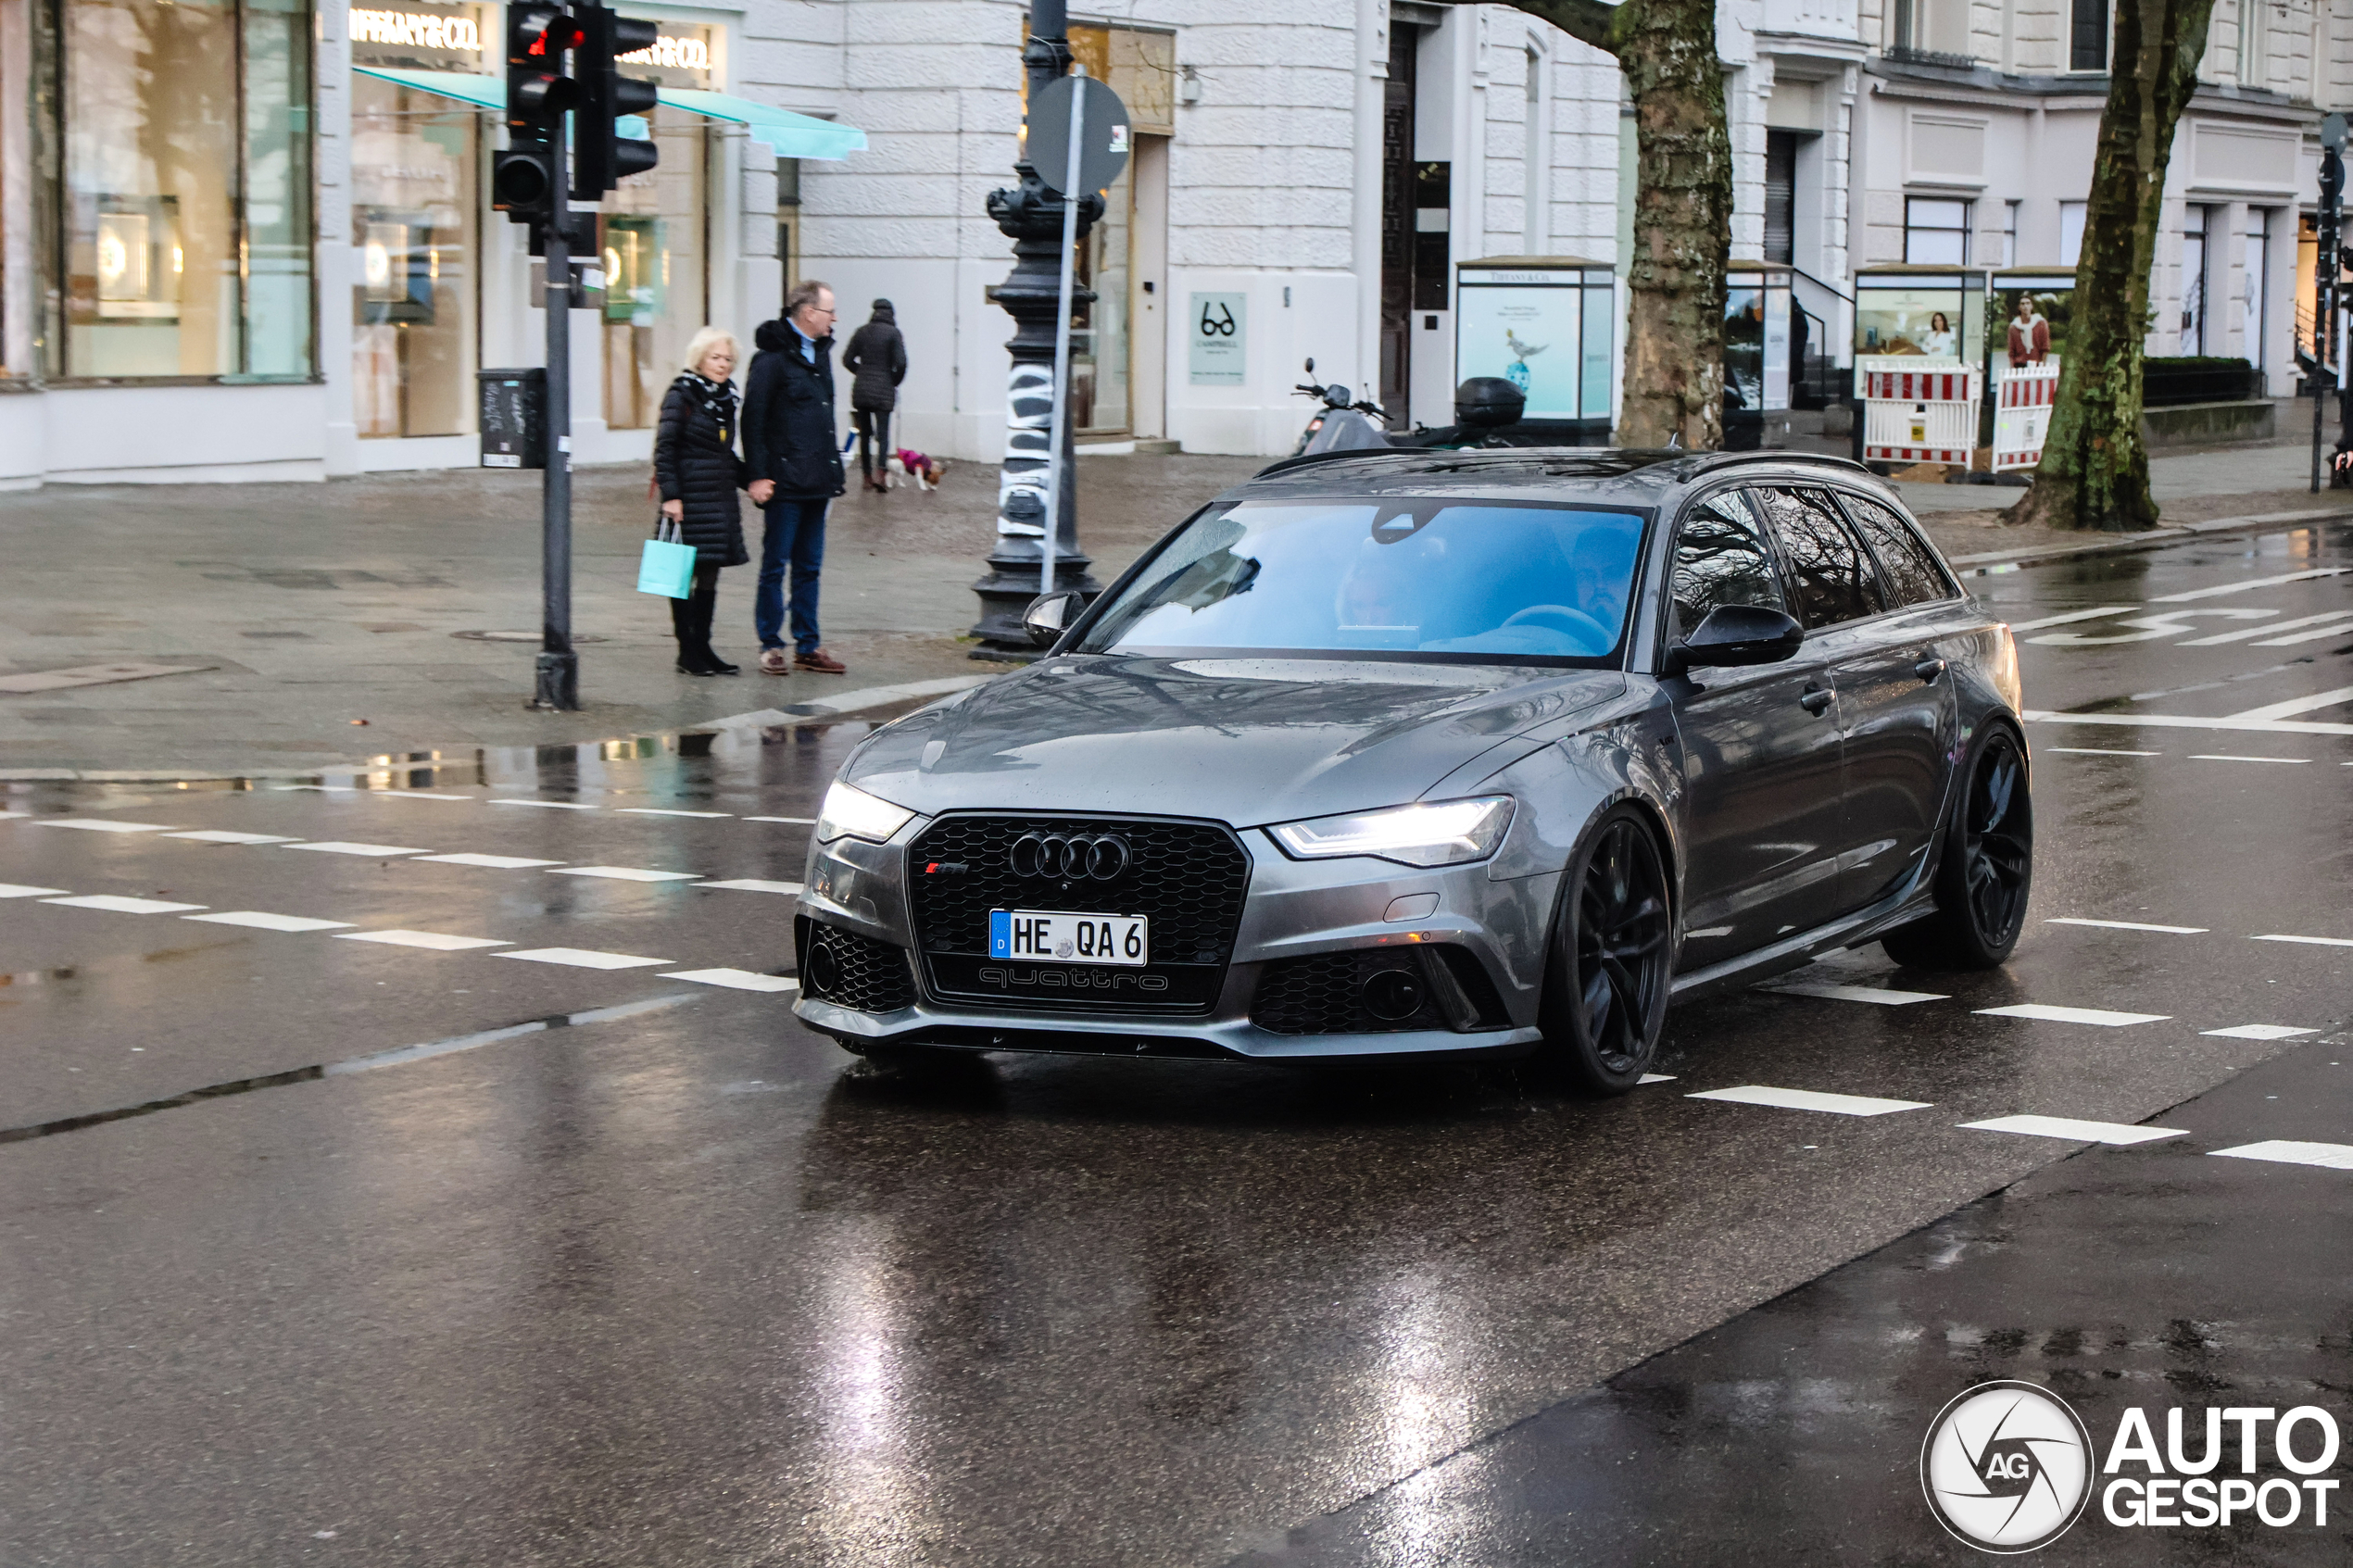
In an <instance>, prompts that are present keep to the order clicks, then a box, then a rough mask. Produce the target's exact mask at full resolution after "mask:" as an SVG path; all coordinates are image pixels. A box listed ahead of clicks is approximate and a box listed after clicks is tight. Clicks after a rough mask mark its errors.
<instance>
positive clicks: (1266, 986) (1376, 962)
mask: <svg viewBox="0 0 2353 1568" xmlns="http://www.w3.org/2000/svg"><path fill="white" fill-rule="evenodd" d="M1422 963H1423V960H1422V955H1421V954H1419V953H1417V952H1406V953H1399V952H1390V951H1382V950H1378V949H1375V950H1371V951H1357V952H1349V953H1319V954H1317V955H1315V957H1314V958H1307V959H1278V960H1276V961H1275V962H1273V963H1271V964H1268V965H1267V966H1266V968H1265V970H1264V971H1263V972H1261V973H1260V975H1259V977H1258V993H1257V995H1256V996H1254V997H1252V999H1251V1004H1250V1021H1251V1022H1252V1023H1255V1024H1257V1025H1258V1026H1259V1027H1260V1028H1261V1029H1265V1030H1269V1031H1271V1032H1273V1033H1275V1034H1277V1035H1394V1034H1398V1033H1401V1032H1402V1031H1404V1030H1408V1029H1443V1028H1445V1027H1447V1023H1446V1020H1445V1017H1444V1015H1443V1014H1441V1012H1440V1011H1439V1010H1438V1007H1437V1004H1436V1000H1435V997H1434V996H1433V994H1432V989H1431V987H1430V985H1429V983H1428V974H1427V972H1426V971H1425V970H1424V969H1423V967H1422ZM1384 969H1402V970H1403V971H1405V972H1407V973H1409V974H1411V975H1413V976H1414V978H1415V979H1416V980H1417V981H1420V982H1421V983H1422V1002H1421V1006H1420V1007H1418V1008H1416V1009H1415V1010H1414V1011H1413V1012H1412V1013H1411V1014H1409V1015H1408V1016H1406V1017H1404V1018H1393V1019H1392V1018H1379V1017H1377V1016H1375V1015H1374V1014H1373V1013H1372V1012H1371V1011H1370V1010H1367V1009H1366V1008H1365V999H1364V998H1365V981H1366V980H1367V979H1369V978H1370V977H1371V976H1372V975H1374V974H1376V973H1378V972H1380V971H1382V970H1384Z"/></svg>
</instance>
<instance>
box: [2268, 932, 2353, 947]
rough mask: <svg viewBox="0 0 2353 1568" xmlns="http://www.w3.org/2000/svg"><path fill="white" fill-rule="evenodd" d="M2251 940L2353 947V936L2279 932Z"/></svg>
mask: <svg viewBox="0 0 2353 1568" xmlns="http://www.w3.org/2000/svg"><path fill="white" fill-rule="evenodd" d="M2250 940H2252V941H2257V942H2300V943H2302V944H2304V945H2305V946H2306V947H2353V936H2290V935H2286V934H2285V933H2284V932H2277V931H2275V932H2273V933H2271V935H2269V936H2257V937H2252V938H2250Z"/></svg>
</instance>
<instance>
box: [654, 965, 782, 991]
mask: <svg viewBox="0 0 2353 1568" xmlns="http://www.w3.org/2000/svg"><path fill="white" fill-rule="evenodd" d="M662 978H663V979H664V980H691V981H694V982H695V983H696V984H697V985H724V986H725V987H727V988H728V989H729V990H731V991H798V990H799V989H800V982H799V981H798V980H795V979H793V978H791V977H790V976H789V975H783V974H757V973H754V972H752V971H750V970H748V969H673V970H669V971H666V972H664V973H663V974H662Z"/></svg>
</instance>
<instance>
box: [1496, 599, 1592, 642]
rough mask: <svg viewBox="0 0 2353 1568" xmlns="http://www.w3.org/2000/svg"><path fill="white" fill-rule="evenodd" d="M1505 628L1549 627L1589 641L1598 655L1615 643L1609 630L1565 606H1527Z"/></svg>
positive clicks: (1576, 610) (1585, 615) (1579, 610)
mask: <svg viewBox="0 0 2353 1568" xmlns="http://www.w3.org/2000/svg"><path fill="white" fill-rule="evenodd" d="M1504 625H1506V626H1530V625H1532V626H1550V627H1552V628H1553V629H1554V630H1555V631H1557V632H1560V633H1563V634H1564V635H1567V636H1571V637H1575V638H1577V639H1579V641H1589V640H1590V641H1591V642H1592V647H1593V651H1594V652H1595V653H1600V652H1602V651H1604V649H1606V648H1608V647H1609V646H1610V645H1611V644H1613V643H1615V642H1617V637H1616V635H1614V634H1613V633H1611V631H1610V629H1609V628H1608V627H1606V626H1604V625H1603V624H1602V623H1601V622H1600V621H1596V620H1594V619H1593V618H1592V616H1590V615H1588V614H1586V613H1585V612H1584V611H1583V610H1581V609H1571V608H1568V606H1567V605H1529V607H1528V608H1526V609H1523V610H1521V611H1519V612H1518V613H1517V614H1516V615H1514V616H1513V617H1512V618H1511V619H1510V620H1508V621H1504Z"/></svg>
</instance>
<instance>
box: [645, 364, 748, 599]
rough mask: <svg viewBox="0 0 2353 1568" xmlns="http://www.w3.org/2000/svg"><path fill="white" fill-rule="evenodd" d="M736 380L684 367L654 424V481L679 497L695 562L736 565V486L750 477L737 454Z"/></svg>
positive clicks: (739, 538) (740, 543) (741, 556)
mask: <svg viewBox="0 0 2353 1568" xmlns="http://www.w3.org/2000/svg"><path fill="white" fill-rule="evenodd" d="M735 442H736V385H735V383H733V382H710V381H705V380H704V379H703V378H702V377H700V376H698V375H697V374H695V372H694V371H692V370H688V371H686V373H685V374H683V375H681V376H680V377H679V378H678V379H677V380H676V381H674V382H672V383H670V390H669V391H668V392H666V393H664V394H662V398H661V424H660V425H658V426H657V427H655V430H654V482H655V483H657V484H659V485H660V486H661V498H662V499H663V500H665V501H683V502H685V503H686V517H685V519H684V520H683V521H681V522H680V523H679V525H678V536H679V538H680V540H681V541H682V542H683V543H685V544H688V545H692V546H694V547H695V564H696V565H697V566H708V565H710V564H711V563H713V562H716V563H718V564H719V565H721V566H741V565H743V564H744V563H745V562H746V561H749V559H751V556H750V555H749V552H747V551H746V550H745V548H744V521H743V508H742V507H741V505H740V504H739V503H738V502H737V501H736V492H737V491H738V490H741V489H742V488H743V487H744V486H745V485H746V484H747V483H749V475H748V474H747V473H746V472H745V471H744V463H743V459H742V458H738V457H736V445H735Z"/></svg>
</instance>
